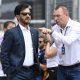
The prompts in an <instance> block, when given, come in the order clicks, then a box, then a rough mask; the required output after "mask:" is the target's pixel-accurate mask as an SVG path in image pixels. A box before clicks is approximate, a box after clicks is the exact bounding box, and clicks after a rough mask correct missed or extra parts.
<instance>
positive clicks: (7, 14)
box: [0, 0, 80, 30]
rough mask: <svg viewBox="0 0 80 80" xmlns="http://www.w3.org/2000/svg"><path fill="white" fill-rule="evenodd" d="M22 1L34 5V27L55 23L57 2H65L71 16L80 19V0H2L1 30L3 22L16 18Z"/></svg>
mask: <svg viewBox="0 0 80 80" xmlns="http://www.w3.org/2000/svg"><path fill="white" fill-rule="evenodd" d="M20 2H27V3H29V4H30V5H31V6H32V20H31V25H33V26H34V27H36V28H38V27H47V28H50V26H51V25H52V24H53V23H54V21H53V17H52V11H53V9H54V7H55V6H56V5H57V4H64V5H66V6H67V7H68V9H69V11H70V17H71V18H72V19H74V20H76V21H80V0H0V30H2V29H3V23H4V22H5V21H8V20H12V21H14V20H15V16H14V12H13V11H14V8H15V6H16V5H17V4H19V3H20Z"/></svg>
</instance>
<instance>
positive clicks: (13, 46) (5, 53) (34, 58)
mask: <svg viewBox="0 0 80 80" xmlns="http://www.w3.org/2000/svg"><path fill="white" fill-rule="evenodd" d="M29 6H30V5H28V4H19V5H17V6H16V7H15V10H14V14H15V16H16V15H17V19H18V25H17V26H16V27H14V28H12V29H9V30H7V31H6V32H5V34H4V39H3V42H2V46H1V62H2V67H3V71H4V73H5V74H6V75H7V77H8V80H35V71H36V69H35V65H36V64H37V63H38V31H37V30H36V29H34V28H33V27H31V26H30V25H29V24H30V20H31V11H30V8H29Z"/></svg>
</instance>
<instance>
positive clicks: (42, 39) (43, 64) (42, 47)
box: [36, 32, 48, 80]
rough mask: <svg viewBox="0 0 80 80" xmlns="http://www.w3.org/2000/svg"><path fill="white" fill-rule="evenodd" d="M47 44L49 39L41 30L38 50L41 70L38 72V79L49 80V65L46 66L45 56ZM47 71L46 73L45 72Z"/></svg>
mask: <svg viewBox="0 0 80 80" xmlns="http://www.w3.org/2000/svg"><path fill="white" fill-rule="evenodd" d="M46 44H47V39H46V37H45V36H44V34H42V33H41V32H40V34H39V52H38V58H39V64H40V72H39V73H38V77H37V78H36V80H47V78H48V77H47V75H48V73H47V67H46V59H45V57H44V55H45V48H46ZM45 73H46V74H45Z"/></svg>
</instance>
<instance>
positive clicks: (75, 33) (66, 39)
mask: <svg viewBox="0 0 80 80" xmlns="http://www.w3.org/2000/svg"><path fill="white" fill-rule="evenodd" d="M52 37H53V38H54V39H55V40H56V41H57V42H62V43H63V44H66V45H71V44H72V43H73V42H75V41H76V40H79V38H80V27H77V28H74V29H72V30H71V31H70V32H69V34H68V35H65V36H64V35H62V34H61V33H58V32H56V31H54V32H53V33H52Z"/></svg>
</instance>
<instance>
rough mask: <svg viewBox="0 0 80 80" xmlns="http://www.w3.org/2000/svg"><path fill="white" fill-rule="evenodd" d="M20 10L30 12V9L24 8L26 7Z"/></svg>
mask: <svg viewBox="0 0 80 80" xmlns="http://www.w3.org/2000/svg"><path fill="white" fill-rule="evenodd" d="M21 12H30V9H29V8H26V9H24V10H22V11H21Z"/></svg>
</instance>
